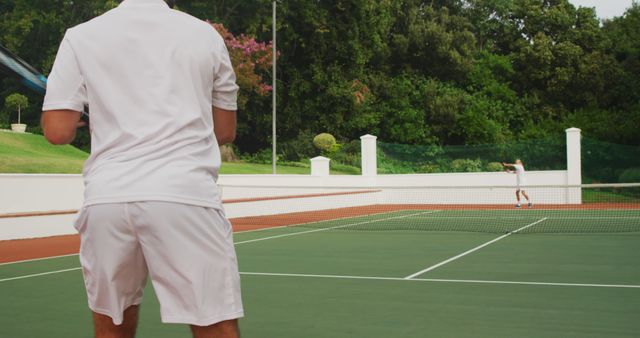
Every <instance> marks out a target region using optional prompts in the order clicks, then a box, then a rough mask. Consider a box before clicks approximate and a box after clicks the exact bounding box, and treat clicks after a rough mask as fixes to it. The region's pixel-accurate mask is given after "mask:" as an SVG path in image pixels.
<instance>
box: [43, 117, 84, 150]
mask: <svg viewBox="0 0 640 338" xmlns="http://www.w3.org/2000/svg"><path fill="white" fill-rule="evenodd" d="M81 115H82V113H80V112H78V111H74V110H47V111H44V112H42V117H41V119H40V125H41V126H42V131H43V132H44V137H45V138H46V139H47V141H49V143H51V144H59V145H60V144H69V143H71V141H73V139H74V138H75V137H76V129H77V128H81V127H84V126H86V125H87V124H86V122H84V121H80V117H81Z"/></svg>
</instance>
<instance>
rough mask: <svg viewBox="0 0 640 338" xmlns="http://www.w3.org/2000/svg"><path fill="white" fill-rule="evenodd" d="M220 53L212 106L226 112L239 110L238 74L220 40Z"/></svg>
mask: <svg viewBox="0 0 640 338" xmlns="http://www.w3.org/2000/svg"><path fill="white" fill-rule="evenodd" d="M219 46H220V48H219V52H218V55H217V56H218V58H219V60H218V61H219V63H218V69H216V72H215V74H214V81H213V93H212V104H213V106H214V107H217V108H221V109H225V110H237V109H238V104H237V100H238V88H239V87H238V85H237V84H236V73H235V72H234V71H233V65H232V64H231V59H230V58H229V51H228V50H227V47H226V46H225V45H224V41H223V40H222V38H220V43H219Z"/></svg>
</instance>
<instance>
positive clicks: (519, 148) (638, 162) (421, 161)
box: [378, 137, 640, 183]
mask: <svg viewBox="0 0 640 338" xmlns="http://www.w3.org/2000/svg"><path fill="white" fill-rule="evenodd" d="M581 149H582V180H583V182H584V183H638V182H640V146H632V145H621V144H615V143H609V142H604V141H600V140H596V139H593V138H589V137H583V138H582V142H581ZM378 157H379V159H378V167H379V171H380V173H382V174H407V173H446V172H482V171H485V172H486V171H500V170H502V166H501V165H500V162H513V161H515V159H521V160H522V161H523V162H524V164H525V167H526V169H527V170H566V168H567V162H566V161H567V160H566V141H565V139H564V138H562V139H555V140H554V139H539V140H526V141H517V142H510V143H504V144H482V145H461V146H438V145H428V146H427V145H405V144H394V143H385V142H378Z"/></svg>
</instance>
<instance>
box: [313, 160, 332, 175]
mask: <svg viewBox="0 0 640 338" xmlns="http://www.w3.org/2000/svg"><path fill="white" fill-rule="evenodd" d="M330 161H331V159H329V158H326V157H324V156H317V157H314V158H312V159H311V176H329V162H330Z"/></svg>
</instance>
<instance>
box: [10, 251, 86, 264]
mask: <svg viewBox="0 0 640 338" xmlns="http://www.w3.org/2000/svg"><path fill="white" fill-rule="evenodd" d="M77 255H78V254H77V253H75V254H68V255H60V256H49V257H42V258H33V259H23V260H21V261H13V262H6V263H0V266H3V265H11V264H18V263H28V262H37V261H44V260H47V259H54V258H63V257H71V256H77Z"/></svg>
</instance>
